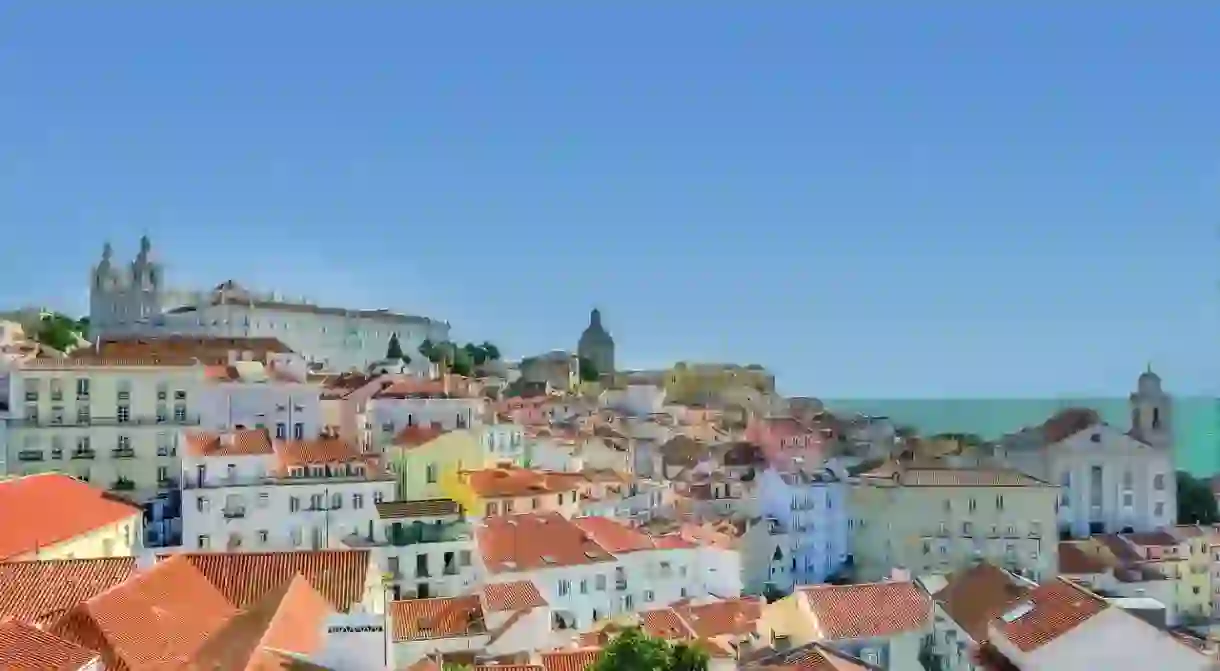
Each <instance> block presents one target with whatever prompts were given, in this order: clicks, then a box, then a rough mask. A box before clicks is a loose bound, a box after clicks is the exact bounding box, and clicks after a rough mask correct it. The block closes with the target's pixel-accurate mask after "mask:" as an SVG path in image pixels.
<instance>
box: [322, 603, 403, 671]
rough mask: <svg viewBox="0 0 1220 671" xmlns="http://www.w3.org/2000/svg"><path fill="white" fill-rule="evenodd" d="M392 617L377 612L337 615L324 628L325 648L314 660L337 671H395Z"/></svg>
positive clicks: (328, 619)
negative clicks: (390, 620) (380, 670)
mask: <svg viewBox="0 0 1220 671" xmlns="http://www.w3.org/2000/svg"><path fill="white" fill-rule="evenodd" d="M389 624H390V623H389V618H388V617H386V616H385V615H379V614H374V613H352V614H344V613H336V614H332V615H331V616H330V617H328V618H327V619H326V621H325V622H324V623H323V625H322V649H321V650H320V651H319V652H318V653H317V654H316V655H314V656H313V661H315V662H317V663H318V664H320V665H322V666H325V667H327V668H330V669H334V670H335V671H367V670H368V669H392V668H395V667H394V661H395V660H394V659H393V657H392V656H391V653H392V648H393V646H392V643H391V641H392V638H391V637H392V633H391V632H390V627H389Z"/></svg>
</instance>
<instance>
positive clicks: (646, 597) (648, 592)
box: [644, 589, 657, 601]
mask: <svg viewBox="0 0 1220 671" xmlns="http://www.w3.org/2000/svg"><path fill="white" fill-rule="evenodd" d="M656 596H657V595H656V594H654V593H653V591H652V590H650V589H646V590H644V601H652V600H653V599H655V598H656Z"/></svg>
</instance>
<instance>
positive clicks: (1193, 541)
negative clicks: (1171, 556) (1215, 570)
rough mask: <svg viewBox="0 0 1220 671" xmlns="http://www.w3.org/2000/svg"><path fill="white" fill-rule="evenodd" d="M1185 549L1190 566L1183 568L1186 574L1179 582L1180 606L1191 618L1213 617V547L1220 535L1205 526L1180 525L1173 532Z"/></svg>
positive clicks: (1182, 571)
mask: <svg viewBox="0 0 1220 671" xmlns="http://www.w3.org/2000/svg"><path fill="white" fill-rule="evenodd" d="M1169 532H1170V533H1171V534H1172V535H1173V536H1174V538H1176V539H1177V540H1178V541H1179V542H1180V543H1181V544H1182V545H1185V546H1186V547H1185V548H1182V546H1181V545H1179V551H1181V550H1185V551H1186V565H1185V566H1182V567H1180V572H1181V573H1182V574H1183V575H1182V578H1181V580H1180V583H1179V591H1178V604H1179V606H1180V607H1181V610H1182V614H1183V615H1187V616H1189V617H1210V616H1211V614H1212V613H1214V612H1215V608H1216V606H1217V604H1216V603H1215V602H1214V597H1213V596H1212V595H1213V594H1214V593H1215V592H1214V586H1213V584H1212V582H1213V578H1212V570H1211V569H1212V554H1213V553H1212V546H1213V545H1214V544H1215V543H1216V542H1217V541H1218V540H1220V532H1217V530H1216V529H1213V528H1212V527H1205V526H1201V525H1189V524H1187V525H1178V526H1176V527H1174V528H1172V529H1170V530H1169Z"/></svg>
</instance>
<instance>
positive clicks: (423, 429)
mask: <svg viewBox="0 0 1220 671" xmlns="http://www.w3.org/2000/svg"><path fill="white" fill-rule="evenodd" d="M446 433H448V431H447V430H445V429H444V428H442V427H441V426H423V425H422V424H414V425H411V426H408V427H407V428H405V429H403V430H402V431H399V432H398V435H396V436H394V445H396V446H398V447H419V446H421V445H427V444H428V443H430V442H432V441H434V440H436V439H437V438H440V437H441V436H443V435H445V434H446Z"/></svg>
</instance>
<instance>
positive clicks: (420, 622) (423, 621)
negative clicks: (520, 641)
mask: <svg viewBox="0 0 1220 671" xmlns="http://www.w3.org/2000/svg"><path fill="white" fill-rule="evenodd" d="M390 617H391V619H392V620H393V627H394V642H395V643H401V642H403V641H421V640H428V639H436V638H455V637H466V636H478V635H481V634H486V633H487V627H486V625H485V623H484V619H483V607H482V605H481V604H480V603H479V597H478V595H477V594H468V595H466V596H458V597H448V598H440V599H411V600H409V601H394V602H391V603H390Z"/></svg>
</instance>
